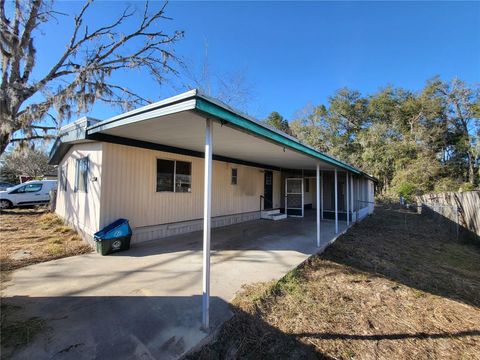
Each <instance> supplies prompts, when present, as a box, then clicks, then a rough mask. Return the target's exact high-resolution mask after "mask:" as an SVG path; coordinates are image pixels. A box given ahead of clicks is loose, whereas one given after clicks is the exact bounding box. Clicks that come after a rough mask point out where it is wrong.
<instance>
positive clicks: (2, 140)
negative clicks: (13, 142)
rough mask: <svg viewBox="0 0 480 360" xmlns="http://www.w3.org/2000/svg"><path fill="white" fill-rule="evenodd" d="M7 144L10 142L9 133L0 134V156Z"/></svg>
mask: <svg viewBox="0 0 480 360" xmlns="http://www.w3.org/2000/svg"><path fill="white" fill-rule="evenodd" d="M8 144H10V134H0V156H1V155H2V154H3V153H4V152H5V149H6V148H7V146H8Z"/></svg>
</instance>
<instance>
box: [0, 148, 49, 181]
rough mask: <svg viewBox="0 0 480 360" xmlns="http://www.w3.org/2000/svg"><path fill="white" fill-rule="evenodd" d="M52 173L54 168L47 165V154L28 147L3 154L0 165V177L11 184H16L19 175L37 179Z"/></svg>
mask: <svg viewBox="0 0 480 360" xmlns="http://www.w3.org/2000/svg"><path fill="white" fill-rule="evenodd" d="M54 172H55V167H54V166H52V165H49V164H48V156H47V154H46V153H45V152H44V151H42V150H37V149H32V148H29V147H26V148H23V149H22V148H19V147H17V148H15V149H14V150H13V151H11V152H7V153H5V154H4V155H3V156H2V160H1V163H0V177H1V178H2V179H3V180H4V181H8V182H12V183H17V182H18V180H19V177H20V176H21V175H26V176H28V177H32V178H38V177H43V176H44V175H46V174H51V173H54Z"/></svg>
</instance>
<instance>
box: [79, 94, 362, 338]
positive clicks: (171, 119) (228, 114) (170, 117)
mask: <svg viewBox="0 0 480 360" xmlns="http://www.w3.org/2000/svg"><path fill="white" fill-rule="evenodd" d="M85 138H86V139H87V140H96V141H101V142H107V143H115V144H122V145H128V146H134V147H140V148H146V149H155V150H162V151H166V152H174V153H177V154H187V155H190V156H197V157H202V158H204V159H205V162H204V181H203V183H204V189H203V249H202V251H203V266H202V274H203V275H202V283H203V291H202V297H203V306H202V324H203V327H204V328H205V329H207V328H208V327H209V297H210V282H211V280H210V265H211V260H210V255H211V221H212V206H211V203H212V160H220V161H231V160H234V161H235V162H237V163H244V164H246V165H252V166H269V167H275V168H278V169H281V170H282V171H283V172H285V173H289V172H290V173H292V172H296V171H297V172H298V171H302V172H310V173H313V174H314V176H313V177H314V178H315V184H316V204H317V205H316V210H315V216H314V220H315V221H313V222H311V223H310V226H312V227H314V229H315V234H314V236H312V238H311V242H312V244H313V245H314V246H316V247H317V248H320V247H321V246H322V244H325V243H327V241H330V240H331V239H330V238H329V239H323V238H322V234H323V233H322V221H321V220H322V218H323V217H324V209H323V205H324V201H323V200H324V197H323V191H324V186H323V185H322V187H320V184H321V179H322V178H323V176H324V175H326V174H329V176H331V177H332V179H333V182H332V188H333V189H332V191H331V194H332V196H331V197H332V199H333V201H332V204H331V205H332V209H331V210H332V211H331V214H332V216H333V224H334V233H335V234H338V233H339V232H340V230H341V229H340V228H341V224H340V221H339V186H338V179H339V177H340V176H341V177H342V179H343V188H342V189H343V190H344V192H345V193H342V196H343V204H342V205H343V212H344V213H345V220H346V226H348V225H349V224H350V222H351V221H354V220H357V219H359V218H360V217H361V216H362V215H361V210H362V209H365V208H367V206H368V201H364V203H365V204H362V205H361V206H360V205H359V203H358V200H359V196H358V195H357V196H356V197H354V195H353V194H354V193H356V194H361V193H362V192H364V193H366V192H365V191H363V190H362V189H363V188H365V187H366V186H367V184H366V183H365V182H364V179H366V178H367V179H368V178H370V177H369V176H368V175H367V174H365V173H363V172H362V171H360V170H358V169H356V168H354V167H352V166H350V165H348V164H345V163H343V162H341V161H339V160H337V159H334V158H332V157H330V156H327V155H325V154H323V153H321V152H319V151H317V150H315V149H313V148H311V147H309V146H307V145H305V144H303V143H301V142H299V141H298V140H297V139H295V138H293V137H291V136H289V135H287V134H285V133H282V132H280V131H277V130H276V129H272V128H270V127H268V126H266V125H264V124H262V123H259V122H257V121H255V120H254V119H252V118H250V117H248V116H246V115H244V114H241V113H239V112H237V111H235V110H234V109H231V108H230V107H228V106H227V105H225V104H223V103H220V102H218V101H216V100H214V99H212V98H210V97H207V96H205V95H203V94H201V93H200V92H198V91H197V90H192V91H189V92H187V93H184V94H181V95H178V96H175V97H172V98H169V99H166V100H164V101H160V102H157V103H155V104H151V105H149V106H146V107H143V108H141V109H137V110H134V111H131V112H127V113H125V114H122V115H119V116H116V117H113V118H111V119H108V120H105V121H102V122H98V123H95V124H93V125H90V126H89V127H88V128H86V131H85ZM294 180H295V179H293V178H292V181H291V183H292V189H294V188H298V186H301V189H302V190H301V191H297V192H295V191H293V190H292V191H289V188H288V181H286V183H287V184H286V186H285V194H284V195H285V198H284V205H285V211H286V212H288V203H289V201H290V198H289V196H291V198H292V199H293V200H294V201H296V202H297V203H298V202H299V201H300V199H301V207H298V209H300V210H301V214H299V215H300V216H303V215H304V205H303V178H301V182H297V183H296V184H295V183H294ZM296 180H298V179H296ZM295 198H296V200H295ZM364 200H368V199H366V197H364ZM261 206H262V205H261V204H260V207H261ZM364 213H365V212H364ZM305 225H306V224H305ZM276 235H277V236H278V235H281V234H278V233H276Z"/></svg>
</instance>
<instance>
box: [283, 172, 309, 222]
mask: <svg viewBox="0 0 480 360" xmlns="http://www.w3.org/2000/svg"><path fill="white" fill-rule="evenodd" d="M303 179H304V178H285V214H287V216H291V217H303V216H304V212H305V209H304V206H305V204H304V203H305V199H304V195H305V194H304V191H303V186H304V180H303ZM289 180H295V181H300V183H301V184H302V187H301V188H302V190H301V195H302V204H301V208H290V209H291V210H301V215H290V214H289V213H288V194H289V193H288V181H289ZM290 194H292V195H294V194H295V195H300V193H290Z"/></svg>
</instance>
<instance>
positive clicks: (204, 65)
mask: <svg viewBox="0 0 480 360" xmlns="http://www.w3.org/2000/svg"><path fill="white" fill-rule="evenodd" d="M204 49H205V52H204V57H203V61H199V62H190V63H189V64H188V65H187V66H185V67H184V74H183V75H184V77H185V82H184V84H183V85H182V90H185V89H186V90H191V89H193V88H196V89H198V90H200V91H201V92H202V93H204V94H205V95H207V96H213V97H215V99H217V100H220V101H222V102H224V103H225V104H227V105H229V106H231V107H235V108H236V109H239V110H241V111H243V112H244V113H247V112H248V107H249V105H251V103H252V101H253V96H252V92H253V86H252V85H251V84H250V83H249V81H248V78H247V71H246V69H238V70H237V71H234V72H228V73H227V72H225V73H224V72H222V73H220V72H218V71H216V70H215V69H212V65H211V64H210V61H209V58H208V43H206V42H205V44H204Z"/></svg>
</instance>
